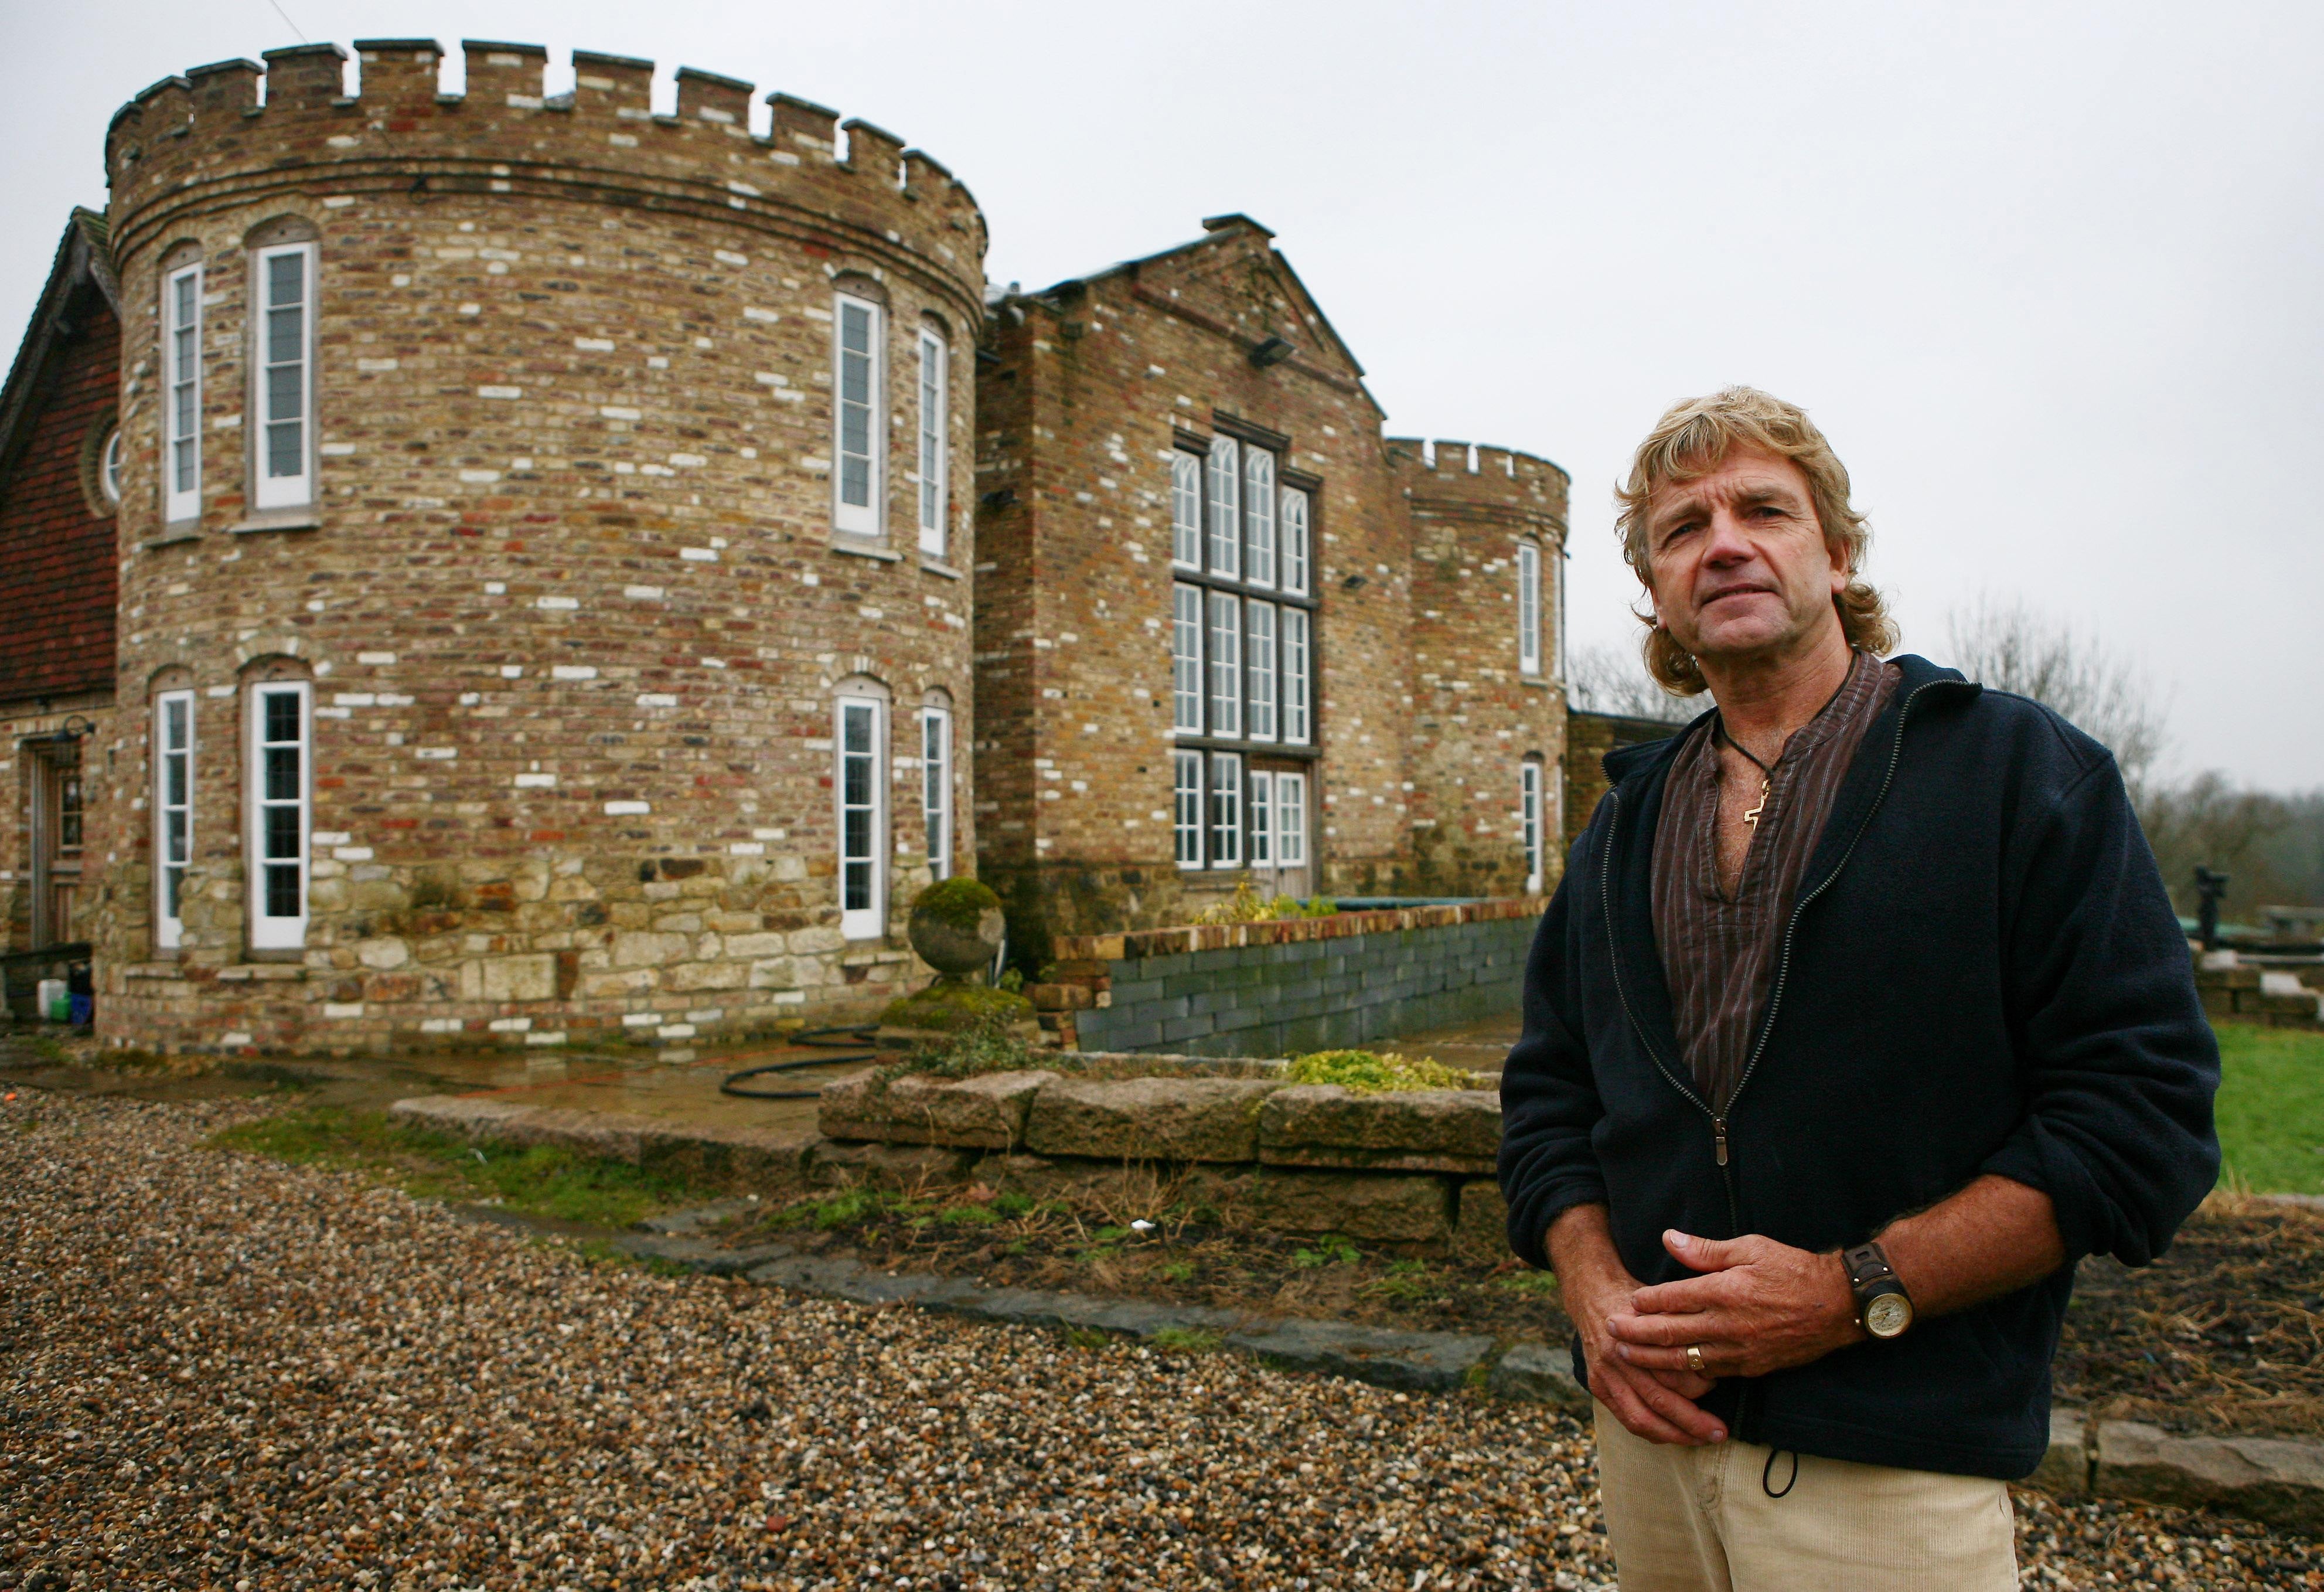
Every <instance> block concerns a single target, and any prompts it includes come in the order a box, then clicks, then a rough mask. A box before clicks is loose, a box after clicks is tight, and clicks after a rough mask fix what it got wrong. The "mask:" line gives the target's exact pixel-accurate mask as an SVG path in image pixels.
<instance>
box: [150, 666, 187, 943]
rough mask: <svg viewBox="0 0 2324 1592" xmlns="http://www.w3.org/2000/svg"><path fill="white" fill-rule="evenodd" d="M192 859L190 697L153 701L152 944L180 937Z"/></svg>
mask: <svg viewBox="0 0 2324 1592" xmlns="http://www.w3.org/2000/svg"><path fill="white" fill-rule="evenodd" d="M193 856H194V693H193V692H191V691H188V690H176V691H162V692H161V693H160V694H158V695H157V696H155V697H154V699H153V941H154V943H155V944H156V945H158V946H160V947H161V948H162V949H165V950H166V949H171V948H172V947H175V946H176V945H178V944H179V943H180V942H181V941H182V940H183V939H184V937H185V922H186V868H187V865H189V863H191V862H192V860H193Z"/></svg>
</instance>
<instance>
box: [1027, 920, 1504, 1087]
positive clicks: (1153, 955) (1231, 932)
mask: <svg viewBox="0 0 2324 1592" xmlns="http://www.w3.org/2000/svg"><path fill="white" fill-rule="evenodd" d="M1540 912H1541V903H1540V902H1538V901H1491V902H1476V903H1473V904H1471V905H1467V906H1458V907H1409V908H1404V909H1401V910H1398V911H1394V912H1348V913H1343V914H1341V915H1340V916H1339V917H1336V918H1312V919H1304V920H1293V921H1286V922H1279V923H1247V924H1245V923H1236V924H1222V925H1219V926H1217V927H1215V928H1193V929H1177V930H1157V931H1153V932H1148V933H1145V934H1130V935H1114V936H1095V937H1083V938H1077V939H1067V940H1061V941H1059V942H1058V946H1057V949H1058V952H1059V954H1060V956H1061V957H1063V958H1067V960H1065V963H1064V964H1063V968H1064V976H1066V977H1069V978H1071V979H1072V980H1073V981H1074V982H1073V983H1071V984H1069V985H1067V986H1064V987H1065V988H1068V989H1077V990H1080V991H1083V992H1084V994H1083V995H1079V996H1074V997H1069V1000H1059V999H1056V998H1054V997H1052V998H1050V999H1049V1000H1047V1001H1046V1002H1045V1004H1049V1005H1052V1006H1064V1007H1065V1008H1066V1010H1067V1011H1068V1012H1069V1014H1070V1020H1071V1025H1072V1036H1071V1038H1072V1042H1073V1043H1074V1044H1075V1045H1077V1046H1078V1047H1079V1048H1080V1049H1083V1050H1086V1051H1177V1052H1183V1053H1185V1054H1187V1055H1195V1056H1292V1055H1298V1054H1301V1053H1303V1052H1305V1051H1320V1050H1330V1049H1333V1048H1335V1047H1339V1046H1344V1045H1356V1044H1361V1043H1364V1042H1365V1041H1369V1040H1374V1039H1378V1038H1379V1037H1381V1036H1383V1035H1386V1034H1394V1033H1409V1032H1415V1031H1417V1030H1422V1029H1428V1028H1439V1027H1446V1026H1450V1025H1452V1024H1455V1023H1469V1022H1475V1021H1479V1020H1481V1019H1485V1018H1489V1017H1495V1016H1499V1015H1501V1014H1505V1013H1508V1012H1513V1011H1515V1010H1516V1009H1517V1002H1518V998H1519V996H1520V995H1521V994H1522V992H1523V988H1524V982H1525V961H1526V952H1527V950H1528V949H1530V948H1531V946H1532V944H1533V934H1534V929H1535V924H1536V923H1537V922H1538V921H1539V919H1540ZM1046 993H1048V992H1037V998H1038V996H1039V995H1041V994H1046ZM1101 998H1102V999H1103V1000H1104V1001H1105V1002H1106V1004H1104V1005H1102V1006H1100V1005H1098V1004H1096V1002H1097V1000H1099V999H1101ZM1084 1001H1086V1002H1087V1004H1083V1003H1084Z"/></svg>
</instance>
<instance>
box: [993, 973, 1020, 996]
mask: <svg viewBox="0 0 2324 1592" xmlns="http://www.w3.org/2000/svg"><path fill="white" fill-rule="evenodd" d="M999 987H1000V988H1001V989H1005V990H1007V991H1008V992H1009V993H1010V995H1022V994H1023V993H1024V991H1025V969H1024V968H1022V967H1003V968H1001V983H1000V985H999Z"/></svg>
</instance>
